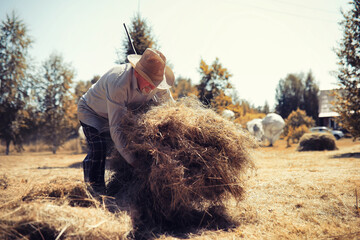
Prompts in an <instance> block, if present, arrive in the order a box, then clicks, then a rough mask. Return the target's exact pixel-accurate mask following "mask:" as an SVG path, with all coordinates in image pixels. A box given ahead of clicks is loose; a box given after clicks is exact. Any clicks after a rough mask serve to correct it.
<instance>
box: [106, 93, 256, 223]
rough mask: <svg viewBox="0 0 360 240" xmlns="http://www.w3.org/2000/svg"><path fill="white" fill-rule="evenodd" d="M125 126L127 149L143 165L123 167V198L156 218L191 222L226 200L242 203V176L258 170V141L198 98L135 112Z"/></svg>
mask: <svg viewBox="0 0 360 240" xmlns="http://www.w3.org/2000/svg"><path fill="white" fill-rule="evenodd" d="M122 126H123V129H122V130H123V131H124V135H125V137H126V138H127V140H128V146H127V150H128V151H129V152H130V153H132V154H134V155H135V156H136V158H137V159H139V160H140V162H141V163H140V166H139V168H137V169H135V170H132V168H131V167H129V166H128V165H127V164H123V163H120V164H119V166H120V167H119V168H118V170H117V174H116V175H117V176H116V179H117V181H118V182H119V183H120V184H119V185H120V187H121V190H120V193H119V194H120V195H121V196H122V197H124V196H129V198H131V199H132V201H134V200H135V202H136V204H137V207H140V208H142V211H143V213H145V214H147V215H148V216H150V218H152V219H153V220H154V219H155V220H156V221H164V220H165V221H171V220H174V219H177V220H179V219H182V220H184V221H189V219H190V218H191V216H192V214H193V213H195V212H196V211H205V212H206V211H207V210H208V209H210V208H213V207H216V206H222V204H223V200H224V199H226V197H229V196H233V197H234V198H235V199H237V200H241V199H242V197H243V194H244V186H243V185H244V184H243V183H244V182H243V180H242V179H241V173H242V172H244V171H245V169H247V168H248V167H252V166H253V163H252V161H251V159H250V156H249V151H248V150H249V149H250V148H251V147H253V146H254V145H255V143H254V142H253V138H251V137H250V135H249V134H248V133H246V132H245V131H243V130H242V129H239V127H238V126H237V125H235V124H234V123H233V122H231V121H229V120H226V119H224V118H223V117H221V116H220V115H218V114H216V113H215V112H214V111H213V110H211V109H208V108H205V107H204V106H203V105H202V104H201V103H200V102H199V101H198V100H195V99H193V98H184V99H181V100H178V101H177V102H175V103H168V104H165V105H161V106H155V107H152V108H151V109H150V110H149V111H147V112H146V113H140V114H134V113H129V114H127V116H126V117H125V118H124V119H123V122H122ZM113 158H114V157H113ZM115 158H117V159H121V157H120V155H119V154H118V155H117V156H116V157H115ZM131 171H133V172H132V173H131V174H129V172H131Z"/></svg>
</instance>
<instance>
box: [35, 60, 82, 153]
mask: <svg viewBox="0 0 360 240" xmlns="http://www.w3.org/2000/svg"><path fill="white" fill-rule="evenodd" d="M43 70H44V73H43V80H44V82H43V83H44V93H43V98H42V101H41V103H42V104H41V111H42V113H43V117H42V120H43V124H42V126H43V129H42V136H43V138H44V139H45V140H46V143H47V144H48V145H50V146H51V147H52V151H53V153H54V154H55V153H56V151H57V149H58V147H59V146H61V145H62V144H63V143H64V142H65V141H66V140H67V139H68V137H69V136H70V135H71V134H73V133H74V132H75V131H76V129H77V128H78V125H79V124H78V121H77V108H76V103H75V101H76V100H75V97H74V96H73V95H72V94H71V92H70V87H71V84H72V79H73V77H74V70H73V69H72V68H71V66H70V65H68V64H66V63H64V62H63V58H62V57H61V56H60V55H57V54H52V55H50V57H49V59H48V60H47V61H45V62H44V64H43Z"/></svg>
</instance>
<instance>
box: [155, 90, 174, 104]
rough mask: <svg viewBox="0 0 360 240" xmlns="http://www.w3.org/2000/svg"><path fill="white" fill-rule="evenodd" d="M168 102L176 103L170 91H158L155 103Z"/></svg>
mask: <svg viewBox="0 0 360 240" xmlns="http://www.w3.org/2000/svg"><path fill="white" fill-rule="evenodd" d="M166 101H172V102H175V100H174V98H173V97H172V95H171V91H170V89H158V90H157V92H156V94H155V102H157V103H164V102H166Z"/></svg>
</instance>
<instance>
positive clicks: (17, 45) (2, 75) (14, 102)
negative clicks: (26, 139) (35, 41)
mask: <svg viewBox="0 0 360 240" xmlns="http://www.w3.org/2000/svg"><path fill="white" fill-rule="evenodd" d="M31 43H32V40H31V39H30V37H29V36H28V34H27V28H26V26H25V24H24V23H23V22H22V20H20V19H18V17H17V16H16V15H15V13H14V12H13V13H12V15H11V16H9V15H7V16H6V20H5V21H2V23H1V26H0V80H1V84H0V138H1V139H3V140H4V141H5V143H6V152H5V153H6V154H7V155H8V154H9V147H10V143H11V142H13V143H14V144H15V145H17V144H21V141H19V140H20V135H19V134H20V132H21V129H20V128H21V127H22V126H23V125H22V124H19V123H18V122H17V120H19V118H20V116H19V115H21V113H22V112H21V111H22V110H23V109H24V107H25V105H26V100H27V99H28V95H29V92H28V89H29V85H30V81H29V76H28V73H27V69H28V61H27V58H28V48H29V47H30V45H31Z"/></svg>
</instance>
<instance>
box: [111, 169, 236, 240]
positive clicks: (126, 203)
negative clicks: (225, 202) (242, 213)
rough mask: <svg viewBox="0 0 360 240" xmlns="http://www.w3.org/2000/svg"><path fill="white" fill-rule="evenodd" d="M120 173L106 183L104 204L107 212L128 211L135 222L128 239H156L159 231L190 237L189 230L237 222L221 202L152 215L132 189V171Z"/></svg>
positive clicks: (218, 227) (221, 227)
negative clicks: (166, 216) (215, 204)
mask: <svg viewBox="0 0 360 240" xmlns="http://www.w3.org/2000/svg"><path fill="white" fill-rule="evenodd" d="M115 175H117V173H115ZM120 175H121V178H118V177H117V176H113V177H112V180H111V181H109V182H108V184H107V195H109V198H108V199H109V201H107V204H106V205H107V206H106V207H107V209H108V210H109V211H110V212H116V211H119V210H121V211H126V212H127V213H128V215H129V216H130V217H131V219H132V223H133V226H134V230H133V232H131V233H130V236H129V238H130V239H136V240H142V239H155V238H159V237H160V236H162V235H165V236H172V237H176V238H181V239H189V235H190V234H196V233H199V232H200V231H201V230H224V231H227V230H229V229H232V228H235V227H236V226H238V225H239V224H238V223H237V222H235V221H234V219H232V218H231V217H230V216H229V215H227V211H226V209H225V207H224V206H222V205H220V206H219V205H218V206H213V207H211V208H209V209H206V211H198V210H195V209H194V210H191V211H188V210H186V211H178V212H177V213H173V214H171V217H168V218H165V217H164V216H162V215H161V214H158V215H154V214H153V213H154V212H153V211H152V205H151V204H147V203H146V202H144V201H143V200H144V199H142V200H140V201H139V199H136V198H137V195H136V194H134V192H133V193H131V191H132V189H133V188H136V187H134V186H133V185H131V184H130V181H131V179H132V177H133V176H132V173H131V172H127V174H125V175H124V173H122V174H120ZM135 192H136V190H135ZM111 198H112V200H111ZM155 212H156V211H155Z"/></svg>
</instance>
